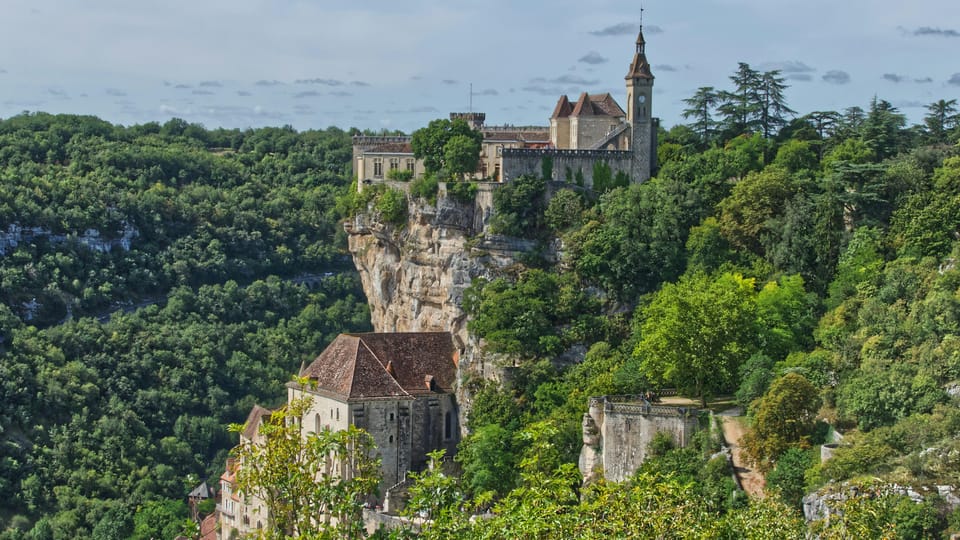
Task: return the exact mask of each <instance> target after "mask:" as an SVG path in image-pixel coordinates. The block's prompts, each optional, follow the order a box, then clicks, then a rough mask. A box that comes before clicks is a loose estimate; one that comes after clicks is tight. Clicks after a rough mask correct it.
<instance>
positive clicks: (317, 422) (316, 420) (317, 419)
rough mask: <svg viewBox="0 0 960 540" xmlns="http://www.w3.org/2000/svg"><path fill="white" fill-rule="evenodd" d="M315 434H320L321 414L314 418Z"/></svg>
mask: <svg viewBox="0 0 960 540" xmlns="http://www.w3.org/2000/svg"><path fill="white" fill-rule="evenodd" d="M313 432H314V433H320V413H317V414H316V415H314V417H313Z"/></svg>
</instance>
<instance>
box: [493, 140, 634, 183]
mask: <svg viewBox="0 0 960 540" xmlns="http://www.w3.org/2000/svg"><path fill="white" fill-rule="evenodd" d="M632 155H633V154H632V153H631V152H629V151H623V150H554V149H504V150H503V181H504V182H509V181H510V180H514V179H516V178H517V177H518V176H521V175H524V174H532V175H535V176H541V175H542V174H543V172H542V171H543V160H544V158H549V159H551V160H553V177H552V178H551V179H550V180H553V181H557V182H564V181H566V182H575V181H576V178H577V172H580V173H581V174H582V176H583V185H584V187H588V188H592V187H593V165H594V163H597V162H598V161H602V162H605V163H606V164H607V165H609V166H610V174H611V177H613V178H615V177H616V175H617V173H618V172H622V173H624V174H626V175H627V176H628V177H630V178H631V181H632V178H633V175H632V172H631V166H632V164H633V160H632ZM568 173H569V178H567V174H568Z"/></svg>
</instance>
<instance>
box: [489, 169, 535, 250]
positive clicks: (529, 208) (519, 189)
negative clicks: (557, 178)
mask: <svg viewBox="0 0 960 540" xmlns="http://www.w3.org/2000/svg"><path fill="white" fill-rule="evenodd" d="M545 188H546V182H545V181H544V180H543V179H542V178H537V177H536V176H528V175H523V176H520V177H518V178H517V179H515V180H513V181H511V182H509V183H507V184H504V185H502V186H500V189H498V190H496V191H494V192H493V208H494V215H493V218H492V220H491V223H490V226H491V228H492V229H493V230H494V231H495V232H497V233H498V234H505V235H507V236H516V237H521V238H530V237H533V236H535V235H536V234H538V233H539V232H540V231H541V229H542V227H543V211H544V206H545V204H546V201H545V200H544V193H545Z"/></svg>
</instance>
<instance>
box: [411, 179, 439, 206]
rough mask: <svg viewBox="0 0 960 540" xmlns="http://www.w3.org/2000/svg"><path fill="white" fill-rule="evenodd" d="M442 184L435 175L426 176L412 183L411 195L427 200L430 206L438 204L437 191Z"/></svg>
mask: <svg viewBox="0 0 960 540" xmlns="http://www.w3.org/2000/svg"><path fill="white" fill-rule="evenodd" d="M439 190H440V182H439V181H438V180H437V177H436V176H434V175H433V174H425V175H423V176H421V177H420V178H417V179H416V180H414V181H413V182H411V183H410V195H411V196H413V197H419V198H421V199H425V200H426V201H427V202H429V203H430V204H437V191H439Z"/></svg>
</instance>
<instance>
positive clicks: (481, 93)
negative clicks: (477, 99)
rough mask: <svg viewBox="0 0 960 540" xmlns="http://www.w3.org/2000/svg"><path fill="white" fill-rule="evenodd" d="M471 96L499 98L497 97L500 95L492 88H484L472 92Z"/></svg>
mask: <svg viewBox="0 0 960 540" xmlns="http://www.w3.org/2000/svg"><path fill="white" fill-rule="evenodd" d="M473 95H475V96H499V95H500V92H497V91H496V89H493V88H484V89H483V90H481V91H479V92H474V93H473Z"/></svg>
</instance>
